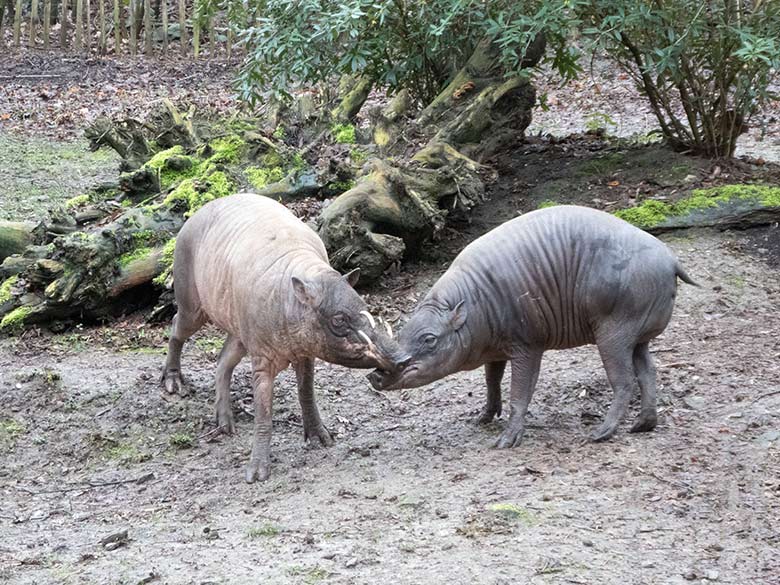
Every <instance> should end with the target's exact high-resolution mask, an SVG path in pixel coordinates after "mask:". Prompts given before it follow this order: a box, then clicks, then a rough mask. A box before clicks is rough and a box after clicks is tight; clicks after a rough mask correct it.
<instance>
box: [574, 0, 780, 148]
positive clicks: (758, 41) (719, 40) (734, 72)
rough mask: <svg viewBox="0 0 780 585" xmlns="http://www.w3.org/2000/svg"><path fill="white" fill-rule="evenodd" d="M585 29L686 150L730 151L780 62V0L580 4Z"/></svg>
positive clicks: (673, 139)
mask: <svg viewBox="0 0 780 585" xmlns="http://www.w3.org/2000/svg"><path fill="white" fill-rule="evenodd" d="M578 11H579V13H580V14H581V16H582V18H583V20H584V22H586V23H587V24H588V25H587V26H586V27H585V28H584V29H583V32H584V33H585V35H587V36H589V37H590V38H591V39H592V40H594V41H595V44H596V46H597V47H602V48H604V49H605V50H606V51H607V52H608V53H609V55H610V56H612V57H613V58H614V59H616V60H617V62H618V63H619V64H620V66H621V67H622V68H623V69H624V70H625V71H626V72H627V73H628V74H629V75H631V77H632V78H633V79H634V80H635V81H636V83H637V85H638V87H639V88H640V89H641V91H642V92H643V93H644V94H645V96H646V97H647V99H648V100H649V102H650V106H651V107H652V109H653V113H654V114H655V116H656V117H657V118H658V122H659V124H660V126H661V130H662V132H663V134H664V137H665V138H666V139H667V140H668V141H669V143H670V144H671V145H672V146H674V147H676V148H677V149H680V150H689V151H692V152H695V153H697V154H704V155H710V156H731V155H733V153H734V148H735V146H736V140H737V137H738V136H739V134H741V133H742V132H743V131H744V129H745V124H746V123H747V121H748V120H749V119H750V117H751V115H752V114H753V113H754V112H755V109H756V107H757V106H758V105H759V104H760V103H761V102H762V101H764V100H767V99H771V98H773V97H776V96H773V94H771V92H770V91H769V90H768V87H769V83H770V81H771V77H772V74H773V72H774V71H776V70H777V69H778V68H780V2H774V1H771V0H744V1H742V2H740V1H737V0H710V1H708V2H700V1H698V0H675V1H673V2H650V1H647V0H595V1H592V2H580V3H579V4H578Z"/></svg>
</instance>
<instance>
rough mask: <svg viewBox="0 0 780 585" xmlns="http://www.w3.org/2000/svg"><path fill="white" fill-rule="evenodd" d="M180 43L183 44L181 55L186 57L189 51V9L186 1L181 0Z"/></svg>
mask: <svg viewBox="0 0 780 585" xmlns="http://www.w3.org/2000/svg"><path fill="white" fill-rule="evenodd" d="M179 42H180V43H181V54H182V55H186V54H187V52H188V51H189V49H188V46H187V45H189V43H188V42H187V7H186V3H185V1H184V0H179Z"/></svg>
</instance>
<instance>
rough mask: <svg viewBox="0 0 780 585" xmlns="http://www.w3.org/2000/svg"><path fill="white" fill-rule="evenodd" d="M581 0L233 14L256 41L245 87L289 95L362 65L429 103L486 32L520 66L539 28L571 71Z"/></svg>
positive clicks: (342, 3)
mask: <svg viewBox="0 0 780 585" xmlns="http://www.w3.org/2000/svg"><path fill="white" fill-rule="evenodd" d="M580 1H581V0H523V1H520V2H517V1H512V0H497V1H494V2H475V1H473V0H427V1H425V2H410V1H408V0H391V1H385V2H377V1H376V0H338V1H331V2H325V1H323V0H250V2H249V4H250V6H252V11H253V12H255V13H256V14H258V16H259V17H258V18H257V20H256V21H254V22H255V24H254V25H252V26H248V27H246V26H245V25H244V23H246V22H247V21H246V20H241V21H236V20H235V19H232V18H231V22H232V23H233V25H234V26H235V27H236V28H238V29H241V30H243V33H242V38H243V40H244V42H245V43H246V46H247V48H248V54H247V57H246V60H245V62H244V66H243V68H242V70H241V74H240V78H239V94H240V95H241V97H242V98H244V99H247V100H249V101H256V100H257V99H258V98H259V96H260V94H261V93H262V92H264V91H270V92H271V93H272V94H274V96H275V97H277V98H289V97H290V93H291V91H293V89H294V88H296V87H297V86H299V85H311V84H316V83H319V82H328V81H330V80H332V79H333V78H334V77H337V76H340V75H345V74H349V75H355V74H359V75H364V76H367V77H368V78H369V79H370V80H371V81H373V82H374V83H375V84H377V85H382V86H386V87H388V88H389V89H390V90H391V91H398V90H400V89H403V88H406V89H408V90H409V92H410V94H411V95H412V96H413V97H414V98H416V99H419V100H422V101H425V102H428V101H430V100H431V99H432V98H433V97H434V96H435V95H436V94H437V93H438V92H439V91H440V89H441V88H442V86H443V85H444V84H445V82H446V81H447V79H448V78H449V77H450V76H451V75H452V73H453V72H454V71H456V70H457V69H459V68H460V67H462V66H463V64H464V63H465V62H466V60H467V59H468V58H469V56H470V55H471V53H472V51H473V49H474V47H475V46H476V44H477V43H478V42H479V41H480V40H481V39H482V38H483V37H485V36H486V35H490V36H492V37H494V38H495V39H496V41H497V43H498V45H499V47H500V49H501V54H500V61H501V63H502V64H503V65H504V67H505V69H506V70H507V71H509V72H517V71H519V70H520V69H522V67H523V57H524V55H525V52H526V50H527V49H528V47H529V46H530V44H531V42H532V41H533V39H534V38H535V37H536V35H537V34H538V33H540V32H543V33H545V35H546V37H547V40H548V42H549V43H550V44H551V45H552V46H553V51H552V58H551V61H552V62H553V64H554V65H555V66H556V67H557V68H558V70H559V71H560V72H561V74H562V75H563V76H564V77H573V76H574V75H575V74H576V72H577V70H578V69H577V65H576V53H575V52H572V50H571V49H569V48H568V47H567V43H566V38H567V36H568V33H569V31H570V29H571V24H572V23H573V18H574V16H575V15H574V12H573V11H572V10H571V8H572V6H574V5H576V4H578V3H579V2H580Z"/></svg>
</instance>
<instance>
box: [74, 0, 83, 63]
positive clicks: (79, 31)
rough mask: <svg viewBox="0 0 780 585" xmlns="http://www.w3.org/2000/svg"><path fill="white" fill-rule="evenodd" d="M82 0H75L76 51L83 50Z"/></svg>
mask: <svg viewBox="0 0 780 585" xmlns="http://www.w3.org/2000/svg"><path fill="white" fill-rule="evenodd" d="M83 26H84V0H76V38H75V41H76V50H77V51H81V50H82V49H83V48H84V39H83V35H84V29H83Z"/></svg>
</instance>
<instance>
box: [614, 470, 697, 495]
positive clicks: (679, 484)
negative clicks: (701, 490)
mask: <svg viewBox="0 0 780 585" xmlns="http://www.w3.org/2000/svg"><path fill="white" fill-rule="evenodd" d="M623 467H625V468H626V469H630V470H636V471H638V472H639V473H643V474H644V475H649V476H651V477H654V478H656V479H657V480H658V481H661V482H663V483H668V484H669V485H673V486H675V487H681V488H684V489H685V490H686V491H687V492H688V493H690V494H693V493H695V490H694V489H693V488H692V487H691V486H690V485H688V484H687V483H685V482H684V481H679V480H677V479H669V478H668V477H663V476H662V475H658V474H657V473H655V472H654V471H648V470H646V469H642V468H641V467H639V466H638V465H637V466H636V467H631V466H628V465H624V466H623Z"/></svg>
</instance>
